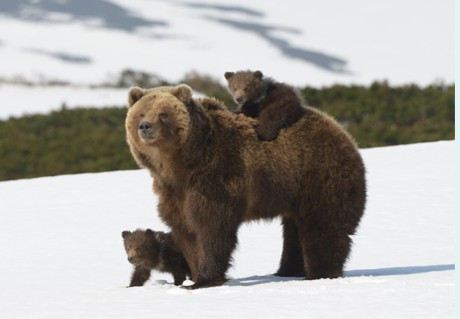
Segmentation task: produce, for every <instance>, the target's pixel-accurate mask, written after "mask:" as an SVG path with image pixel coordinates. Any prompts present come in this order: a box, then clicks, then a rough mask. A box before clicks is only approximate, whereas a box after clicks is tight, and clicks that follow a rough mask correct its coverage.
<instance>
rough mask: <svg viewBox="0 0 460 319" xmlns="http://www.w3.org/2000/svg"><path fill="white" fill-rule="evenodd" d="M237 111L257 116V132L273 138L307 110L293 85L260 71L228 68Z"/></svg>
mask: <svg viewBox="0 0 460 319" xmlns="http://www.w3.org/2000/svg"><path fill="white" fill-rule="evenodd" d="M224 76H225V78H226V79H227V82H228V87H229V89H230V92H231V94H232V96H233V99H234V101H235V103H236V104H238V107H239V110H238V113H243V114H244V115H246V116H249V117H252V118H257V119H258V120H259V123H258V125H257V127H256V128H255V129H256V132H257V136H258V137H259V139H260V140H262V141H272V140H274V139H275V138H276V137H277V136H278V133H279V131H280V130H281V129H282V128H286V127H288V126H291V125H292V124H294V123H295V122H297V121H298V120H299V119H300V118H301V117H302V116H303V115H304V114H305V112H306V110H307V109H306V107H305V101H304V100H303V98H302V97H301V95H300V93H299V92H297V90H296V89H294V88H293V87H292V86H289V85H287V84H285V83H280V82H275V81H274V80H273V79H271V78H266V77H264V75H263V74H262V72H261V71H255V72H253V71H238V72H225V74H224Z"/></svg>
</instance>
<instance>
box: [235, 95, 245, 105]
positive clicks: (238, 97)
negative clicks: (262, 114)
mask: <svg viewBox="0 0 460 319" xmlns="http://www.w3.org/2000/svg"><path fill="white" fill-rule="evenodd" d="M243 100H244V98H243V97H242V96H237V97H236V98H235V101H236V103H239V104H240V103H242V102H243Z"/></svg>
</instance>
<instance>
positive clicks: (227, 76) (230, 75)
mask: <svg viewBox="0 0 460 319" xmlns="http://www.w3.org/2000/svg"><path fill="white" fill-rule="evenodd" d="M234 74H235V72H225V74H224V76H225V78H226V79H227V80H230V78H231V77H232V76H233V75H234Z"/></svg>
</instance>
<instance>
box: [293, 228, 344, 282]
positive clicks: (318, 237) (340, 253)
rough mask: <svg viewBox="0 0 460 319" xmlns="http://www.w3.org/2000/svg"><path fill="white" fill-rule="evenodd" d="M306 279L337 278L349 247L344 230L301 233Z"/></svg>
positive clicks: (341, 271) (339, 275) (341, 272)
mask: <svg viewBox="0 0 460 319" xmlns="http://www.w3.org/2000/svg"><path fill="white" fill-rule="evenodd" d="M300 236H301V241H302V243H301V244H302V251H303V255H304V260H305V273H306V279H320V278H338V277H341V276H342V274H343V266H344V264H345V262H346V260H347V258H348V254H349V252H350V248H351V243H352V242H351V238H350V236H348V234H347V233H346V232H343V231H340V232H337V231H336V232H323V231H321V230H318V231H313V232H312V231H311V230H310V231H308V232H307V231H306V232H304V233H302V234H300Z"/></svg>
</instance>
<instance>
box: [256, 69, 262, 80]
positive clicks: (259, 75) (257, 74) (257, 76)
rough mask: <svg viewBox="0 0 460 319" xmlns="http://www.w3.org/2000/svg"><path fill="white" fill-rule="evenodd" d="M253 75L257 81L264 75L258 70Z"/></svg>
mask: <svg viewBox="0 0 460 319" xmlns="http://www.w3.org/2000/svg"><path fill="white" fill-rule="evenodd" d="M254 75H255V76H256V78H258V79H259V80H260V79H262V78H263V76H264V74H263V73H262V72H260V71H259V70H257V71H256V72H254Z"/></svg>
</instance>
